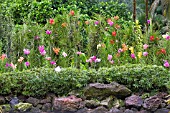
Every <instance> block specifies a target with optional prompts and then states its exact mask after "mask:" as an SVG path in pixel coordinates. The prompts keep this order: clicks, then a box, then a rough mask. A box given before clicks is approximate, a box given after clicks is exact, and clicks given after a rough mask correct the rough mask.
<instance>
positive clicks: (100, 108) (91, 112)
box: [88, 106, 108, 113]
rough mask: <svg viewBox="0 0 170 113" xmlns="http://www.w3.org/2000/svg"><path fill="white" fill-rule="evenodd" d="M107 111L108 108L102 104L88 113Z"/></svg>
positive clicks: (105, 112) (104, 112) (103, 112)
mask: <svg viewBox="0 0 170 113" xmlns="http://www.w3.org/2000/svg"><path fill="white" fill-rule="evenodd" d="M107 112H108V110H107V109H106V108H105V107H103V106H100V107H97V108H95V109H92V110H91V111H89V112H88V113H107Z"/></svg>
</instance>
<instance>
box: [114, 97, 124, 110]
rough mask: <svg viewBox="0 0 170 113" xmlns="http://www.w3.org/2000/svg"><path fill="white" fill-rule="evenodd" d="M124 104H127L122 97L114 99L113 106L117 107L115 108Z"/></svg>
mask: <svg viewBox="0 0 170 113" xmlns="http://www.w3.org/2000/svg"><path fill="white" fill-rule="evenodd" d="M124 105H125V103H124V101H123V100H121V99H117V98H115V99H114V101H113V107H115V108H120V107H123V106H124Z"/></svg>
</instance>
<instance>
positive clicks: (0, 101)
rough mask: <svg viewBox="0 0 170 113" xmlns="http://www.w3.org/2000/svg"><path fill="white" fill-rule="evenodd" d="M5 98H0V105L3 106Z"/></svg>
mask: <svg viewBox="0 0 170 113" xmlns="http://www.w3.org/2000/svg"><path fill="white" fill-rule="evenodd" d="M5 102H6V101H5V98H4V97H3V96H0V105H2V104H5Z"/></svg>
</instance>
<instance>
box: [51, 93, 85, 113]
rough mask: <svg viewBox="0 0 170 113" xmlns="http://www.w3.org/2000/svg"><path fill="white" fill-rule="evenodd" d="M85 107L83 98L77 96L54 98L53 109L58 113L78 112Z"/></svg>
mask: <svg viewBox="0 0 170 113" xmlns="http://www.w3.org/2000/svg"><path fill="white" fill-rule="evenodd" d="M83 107H84V103H83V101H82V99H81V98H77V97H75V96H69V97H60V98H57V97H56V98H54V100H53V109H54V111H55V112H56V113H57V112H58V113H60V112H64V113H66V112H76V111H77V110H79V109H81V108H83Z"/></svg>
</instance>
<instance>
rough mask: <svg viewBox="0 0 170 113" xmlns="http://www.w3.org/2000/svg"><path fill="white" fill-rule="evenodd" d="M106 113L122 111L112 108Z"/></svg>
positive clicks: (121, 112)
mask: <svg viewBox="0 0 170 113" xmlns="http://www.w3.org/2000/svg"><path fill="white" fill-rule="evenodd" d="M107 113H123V111H121V110H119V109H117V108H115V107H113V108H112V109H110V111H109V112H107Z"/></svg>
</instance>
